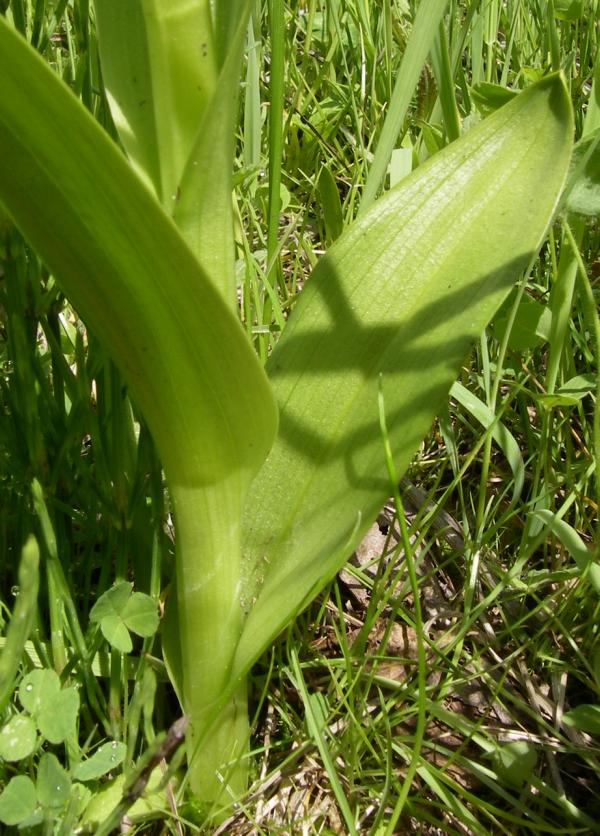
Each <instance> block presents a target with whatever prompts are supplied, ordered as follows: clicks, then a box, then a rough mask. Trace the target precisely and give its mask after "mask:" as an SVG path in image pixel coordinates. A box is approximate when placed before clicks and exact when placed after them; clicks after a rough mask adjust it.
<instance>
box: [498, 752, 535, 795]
mask: <svg viewBox="0 0 600 836" xmlns="http://www.w3.org/2000/svg"><path fill="white" fill-rule="evenodd" d="M492 761H493V765H494V769H495V770H496V772H497V774H498V777H499V778H500V780H501V781H503V782H504V783H505V784H509V785H510V786H512V787H521V786H523V784H524V783H525V782H526V781H531V776H532V774H533V770H534V769H535V766H536V764H537V747H536V746H535V745H534V744H533V743H530V742H529V741H528V740H511V741H510V743H505V744H504V745H503V746H498V747H497V749H495V751H494V753H493V757H492Z"/></svg>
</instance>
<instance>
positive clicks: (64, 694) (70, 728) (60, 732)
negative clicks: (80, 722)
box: [37, 688, 79, 743]
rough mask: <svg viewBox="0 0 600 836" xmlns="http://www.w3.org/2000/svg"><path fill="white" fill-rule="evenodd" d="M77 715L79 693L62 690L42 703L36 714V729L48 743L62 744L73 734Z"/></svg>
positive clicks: (66, 689) (70, 689)
mask: <svg viewBox="0 0 600 836" xmlns="http://www.w3.org/2000/svg"><path fill="white" fill-rule="evenodd" d="M78 714H79V693H78V691H77V690H76V689H75V688H63V690H62V691H59V692H58V693H57V694H52V695H51V696H50V697H49V698H48V699H47V700H45V701H44V703H43V705H42V707H41V708H40V709H39V711H38V714H37V724H38V729H39V730H40V732H41V733H42V734H43V735H44V737H45V738H46V740H49V741H50V743H62V742H63V741H64V740H66V739H67V737H69V735H71V734H73V733H74V732H75V729H76V726H77V716H78Z"/></svg>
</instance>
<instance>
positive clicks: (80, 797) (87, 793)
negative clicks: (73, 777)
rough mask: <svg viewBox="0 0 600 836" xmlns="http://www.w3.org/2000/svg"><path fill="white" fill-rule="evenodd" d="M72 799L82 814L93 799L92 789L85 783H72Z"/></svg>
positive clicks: (80, 814) (78, 812)
mask: <svg viewBox="0 0 600 836" xmlns="http://www.w3.org/2000/svg"><path fill="white" fill-rule="evenodd" d="M71 799H72V806H73V807H74V808H75V810H76V812H77V815H78V816H82V815H83V813H84V810H85V809H86V808H87V806H88V804H89V803H90V801H91V800H92V791H91V790H90V789H89V788H88V787H86V786H85V785H84V784H77V783H73V784H71Z"/></svg>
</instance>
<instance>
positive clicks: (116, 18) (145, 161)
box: [94, 0, 217, 212]
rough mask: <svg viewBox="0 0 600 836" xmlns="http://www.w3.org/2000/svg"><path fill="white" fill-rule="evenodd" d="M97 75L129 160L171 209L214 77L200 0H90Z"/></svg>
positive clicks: (213, 53) (211, 46)
mask: <svg viewBox="0 0 600 836" xmlns="http://www.w3.org/2000/svg"><path fill="white" fill-rule="evenodd" d="M94 6H95V9H96V24H97V27H98V43H99V47H100V59H101V63H102V76H103V81H104V84H105V86H106V90H107V94H108V99H109V103H110V108H111V114H112V117H113V121H114V123H115V126H116V128H117V130H118V132H119V137H120V139H121V142H122V143H123V146H124V148H125V150H126V152H127V155H128V157H129V159H130V160H131V161H132V162H133V163H134V165H135V167H136V169H137V170H138V171H139V172H142V173H143V174H144V175H145V176H146V177H147V178H148V179H149V180H150V182H151V183H152V184H153V186H154V188H155V190H156V193H157V195H158V196H159V199H160V201H161V202H162V203H163V205H164V206H165V207H167V208H168V211H169V212H172V211H173V209H174V207H175V203H176V199H177V188H178V185H179V181H180V179H181V175H182V172H183V169H184V167H185V164H186V162H187V159H188V157H189V154H190V150H191V147H192V144H193V142H194V140H195V138H196V134H197V131H198V126H199V124H200V122H201V120H202V116H203V114H204V111H205V108H206V104H207V102H208V100H209V99H210V97H211V96H212V93H213V90H214V86H215V81H216V77H217V56H216V47H215V44H214V40H213V37H212V25H211V20H210V5H209V3H208V2H206V0H196V2H193V3H190V2H189V0H169V2H168V3H164V2H162V0H146V1H145V2H142V0H130V2H128V3H127V4H124V3H122V2H121V0H95V2H94Z"/></svg>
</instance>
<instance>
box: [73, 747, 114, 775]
mask: <svg viewBox="0 0 600 836" xmlns="http://www.w3.org/2000/svg"><path fill="white" fill-rule="evenodd" d="M126 753H127V746H126V745H125V744H124V743H120V742H118V741H116V740H113V741H110V742H108V743H103V744H102V746H100V747H99V748H98V749H96V751H95V752H94V754H93V755H92V756H91V757H90V758H88V759H87V760H85V761H83V762H82V763H80V764H79V765H78V766H77V767H76V768H75V771H74V772H73V777H74V778H76V779H77V780H78V781H93V780H94V779H95V778H101V777H102V776H103V775H106V773H107V772H110V771H111V770H113V769H115V768H116V767H117V766H119V765H120V764H121V763H123V761H124V760H125V755H126Z"/></svg>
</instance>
